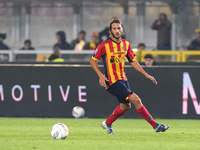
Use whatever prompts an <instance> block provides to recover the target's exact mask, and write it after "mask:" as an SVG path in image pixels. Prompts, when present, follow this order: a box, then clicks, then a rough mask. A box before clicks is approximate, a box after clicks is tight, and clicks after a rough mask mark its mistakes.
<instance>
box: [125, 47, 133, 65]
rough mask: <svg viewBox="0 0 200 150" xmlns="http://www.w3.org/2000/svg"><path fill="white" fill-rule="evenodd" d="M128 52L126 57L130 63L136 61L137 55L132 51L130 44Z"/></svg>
mask: <svg viewBox="0 0 200 150" xmlns="http://www.w3.org/2000/svg"><path fill="white" fill-rule="evenodd" d="M128 45H129V46H128V52H127V55H126V58H127V59H128V61H129V62H133V61H135V53H134V52H133V51H132V48H131V45H130V44H128Z"/></svg>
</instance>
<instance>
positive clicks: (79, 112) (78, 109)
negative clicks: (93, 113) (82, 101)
mask: <svg viewBox="0 0 200 150" xmlns="http://www.w3.org/2000/svg"><path fill="white" fill-rule="evenodd" d="M72 115H73V116H74V117H75V118H80V117H83V116H84V115H85V110H84V109H83V108H82V107H81V106H75V107H74V108H73V110H72Z"/></svg>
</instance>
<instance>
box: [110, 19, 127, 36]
mask: <svg viewBox="0 0 200 150" xmlns="http://www.w3.org/2000/svg"><path fill="white" fill-rule="evenodd" d="M113 23H119V24H121V26H122V28H123V22H122V21H121V20H120V19H119V18H118V17H113V18H112V19H111V21H110V23H109V33H110V35H111V31H112V24H113ZM122 35H125V33H124V31H123V32H122Z"/></svg>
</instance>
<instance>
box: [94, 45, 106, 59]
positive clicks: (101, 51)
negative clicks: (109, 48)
mask: <svg viewBox="0 0 200 150" xmlns="http://www.w3.org/2000/svg"><path fill="white" fill-rule="evenodd" d="M104 54H105V46H104V45H103V44H99V46H98V47H97V48H96V50H95V52H94V53H93V55H92V59H94V60H100V59H101V56H103V55H104Z"/></svg>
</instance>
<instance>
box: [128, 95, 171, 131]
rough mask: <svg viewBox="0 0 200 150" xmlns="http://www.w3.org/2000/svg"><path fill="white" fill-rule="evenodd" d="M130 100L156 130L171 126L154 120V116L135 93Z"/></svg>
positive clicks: (163, 129) (164, 129)
mask: <svg viewBox="0 0 200 150" xmlns="http://www.w3.org/2000/svg"><path fill="white" fill-rule="evenodd" d="M129 100H130V101H131V102H132V103H133V104H134V105H135V108H136V111H137V112H138V113H139V114H140V115H141V116H142V117H143V118H144V119H145V120H146V121H147V122H148V123H149V124H150V125H151V126H152V127H153V128H154V129H155V131H156V132H161V131H162V132H164V131H166V130H167V129H168V128H169V126H168V125H162V124H158V123H157V122H155V121H154V119H153V117H152V116H151V115H150V113H149V112H148V110H147V109H146V108H145V106H144V105H143V104H142V102H141V100H140V98H139V97H138V96H137V95H136V94H135V93H133V94H132V95H131V96H130V97H129Z"/></svg>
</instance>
